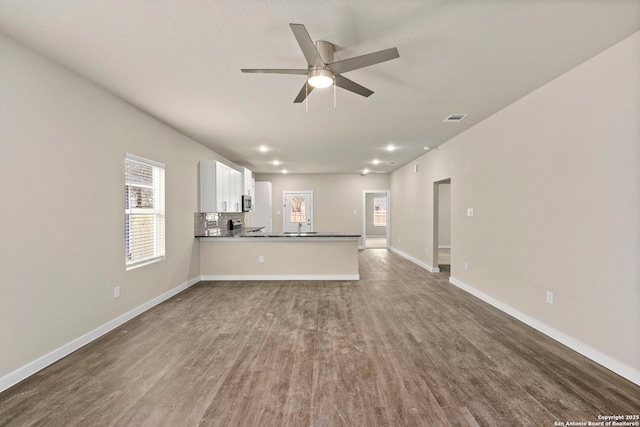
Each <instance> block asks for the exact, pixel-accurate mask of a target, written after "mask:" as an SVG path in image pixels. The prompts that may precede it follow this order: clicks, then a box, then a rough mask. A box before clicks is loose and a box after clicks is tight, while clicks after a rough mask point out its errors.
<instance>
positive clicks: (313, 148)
mask: <svg viewBox="0 0 640 427" xmlns="http://www.w3.org/2000/svg"><path fill="white" fill-rule="evenodd" d="M289 23H300V24H304V25H305V26H306V28H307V31H308V32H309V34H310V35H311V37H312V38H313V39H314V40H326V41H330V42H332V43H333V44H335V45H336V46H337V51H336V54H335V59H336V60H340V59H345V58H350V57H353V56H358V55H362V54H366V53H370V52H374V51H378V50H382V49H387V48H390V47H397V48H398V51H399V52H400V58H399V59H396V60H393V61H389V62H385V63H381V64H377V65H374V66H371V67H367V68H364V69H360V70H355V71H352V72H349V73H346V74H345V76H346V77H348V78H350V79H352V80H354V81H356V82H358V83H359V84H361V85H363V86H365V87H367V88H369V89H371V90H373V91H374V92H375V93H374V94H373V95H372V96H371V97H369V98H364V97H361V96H358V95H355V94H353V93H351V92H346V91H344V90H342V89H340V88H338V90H337V110H335V111H334V110H333V90H332V89H325V90H323V91H321V90H315V91H314V92H313V93H312V94H311V95H310V96H309V104H308V112H305V104H304V103H303V104H293V99H294V98H295V96H296V95H297V93H298V91H299V90H300V88H301V87H302V86H303V84H304V76H299V75H276V74H243V73H241V72H240V68H305V67H306V61H305V59H304V56H303V55H302V52H301V51H300V48H299V47H298V45H297V43H296V40H295V38H294V36H293V33H292V32H291V29H290V28H289ZM639 30H640V0H555V1H551V0H547V1H542V0H519V1H518V0H468V1H465V0H459V1H452V0H399V1H395V2H390V1H388V0H384V1H382V0H337V1H318V0H315V1H309V0H296V1H294V0H291V1H284V0H280V1H276V0H263V1H258V0H255V1H248V0H247V1H231V0H228V1H222V0H219V1H214V0H188V1H173V2H172V1H158V0H138V1H125V0H119V1H117V0H57V1H52V0H3V1H0V32H2V33H4V34H5V35H7V36H9V37H11V38H13V39H15V40H17V41H19V42H21V43H23V44H25V45H26V46H28V47H30V48H32V49H34V50H36V51H38V52H40V53H42V54H43V55H45V56H46V57H48V58H50V59H52V60H54V61H56V62H58V63H60V64H62V65H64V66H65V67H67V68H68V69H70V70H72V71H74V72H76V73H77V74H79V75H82V76H84V77H86V78H87V79H89V80H91V81H93V82H95V83H96V84H98V85H100V86H101V87H103V88H105V89H106V90H108V91H110V92H112V93H114V94H115V95H117V96H119V97H121V98H123V99H124V100H126V101H127V102H129V103H131V104H133V105H135V106H137V107H138V108H140V109H141V110H144V111H146V112H147V113H149V114H151V115H152V116H154V117H156V118H157V119H159V120H161V121H162V122H164V123H166V124H168V125H170V126H172V127H173V128H175V129H178V130H179V131H181V132H182V133H184V134H186V135H188V136H190V137H192V138H193V139H195V140H197V141H199V142H200V143H202V144H204V145H207V146H209V147H211V148H212V149H214V150H215V151H216V152H218V153H220V154H222V155H224V156H225V157H227V158H229V159H230V160H232V161H234V162H236V163H238V164H241V165H243V166H247V167H249V168H250V169H252V170H253V171H254V172H258V173H271V172H277V171H279V170H281V169H282V168H286V169H288V170H289V171H290V172H291V173H359V172H360V171H361V170H363V169H365V168H368V169H371V170H374V171H385V172H390V171H392V170H394V169H396V168H397V167H399V166H401V165H403V164H405V163H407V162H409V161H411V160H412V159H415V158H416V157H418V156H420V155H422V154H423V153H424V150H423V147H424V146H430V147H436V146H438V145H440V144H442V143H444V142H446V141H447V140H449V139H450V138H451V137H453V136H455V135H456V134H458V133H460V132H462V131H464V130H465V129H467V128H469V127H470V126H473V125H474V124H476V123H478V122H479V121H481V120H483V119H485V118H487V117H488V116H490V115H492V114H494V113H496V112H497V111H499V110H501V109H502V108H504V107H506V106H507V105H509V104H511V103H512V102H514V101H516V100H518V99H519V98H521V97H522V96H524V95H526V94H528V93H530V92H531V91H533V90H535V89H536V88H538V87H540V86H541V85H543V84H545V83H546V82H548V81H550V80H552V79H554V78H556V77H558V76H559V75H561V74H563V73H565V72H566V71H568V70H570V69H571V68H573V67H575V66H577V65H578V64H580V63H582V62H584V61H585V60H587V59H589V58H590V57H592V56H594V55H596V54H597V53H599V52H601V51H603V50H605V49H606V48H608V47H610V46H612V45H613V44H615V43H617V42H618V41H620V40H622V39H624V38H625V37H627V36H629V35H631V34H633V33H635V32H637V31H639ZM454 113H467V114H469V116H468V117H467V118H466V119H465V120H464V121H462V122H460V123H443V119H444V118H445V117H446V116H448V115H449V114H454ZM388 143H393V144H395V145H397V146H398V150H397V151H395V152H394V153H387V152H385V151H384V150H383V147H384V146H385V145H387V144H388ZM478 143H482V142H481V141H479V142H478ZM261 144H265V145H267V146H269V147H270V148H271V151H270V152H268V153H266V154H263V153H260V152H259V151H258V149H257V148H258V146H259V145H261ZM376 158H377V159H380V160H381V161H383V164H382V165H380V166H374V165H373V164H372V163H371V162H372V161H373V160H374V159H376ZM273 159H278V160H280V161H281V162H282V165H281V166H278V167H276V166H273V165H271V164H270V163H269V162H270V161H271V160H273ZM388 161H397V162H398V165H396V166H388V165H386V162H388Z"/></svg>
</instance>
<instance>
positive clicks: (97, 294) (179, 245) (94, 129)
mask: <svg viewBox="0 0 640 427" xmlns="http://www.w3.org/2000/svg"><path fill="white" fill-rule="evenodd" d="M0 57H2V66H1V67H0V112H1V113H0V194H2V211H1V213H0V215H1V221H0V236H2V238H1V239H0V260H1V261H0V280H1V281H0V289H1V297H0V314H1V318H2V322H0V343H2V349H3V350H2V351H1V353H2V356H1V357H0V378H3V377H4V376H6V375H8V374H9V373H11V372H13V371H14V370H17V369H18V368H21V367H23V366H25V365H27V364H29V363H30V362H32V361H34V360H35V359H37V358H40V357H41V356H43V355H45V354H47V353H49V352H51V351H52V350H55V349H58V348H59V347H61V346H63V345H65V344H67V343H69V342H71V341H73V340H75V339H76V338H78V337H80V336H82V335H83V334H86V333H88V332H89V331H92V330H94V329H95V328H97V327H99V326H101V325H104V324H105V323H106V322H108V321H111V320H112V319H114V318H117V317H118V316H120V315H123V314H124V313H127V312H128V311H129V310H132V309H133V308H135V307H138V306H140V305H141V304H143V303H146V302H148V301H150V300H152V299H153V298H155V297H157V296H159V295H161V294H163V293H165V292H167V291H169V290H171V289H174V288H176V287H178V286H179V285H182V284H184V283H186V282H187V281H189V280H190V279H194V278H197V277H198V276H199V269H200V266H199V242H198V241H197V240H196V239H194V238H193V213H194V212H195V211H196V210H197V206H198V204H197V198H198V189H197V180H198V172H197V166H198V161H199V160H200V159H201V158H215V157H216V155H215V153H213V152H211V151H210V150H208V149H205V148H204V147H203V146H201V145H199V144H197V143H195V142H193V141H192V140H190V139H188V138H186V137H185V136H184V135H182V134H180V133H178V132H176V131H174V130H172V129H170V128H168V127H167V126H165V125H163V124H161V123H159V122H158V121H156V120H154V119H152V118H150V117H149V116H147V115H145V114H143V113H141V112H140V111H139V110H137V109H135V108H133V107H131V106H130V105H128V104H127V103H125V102H123V101H121V100H119V99H117V98H115V97H113V96H111V95H108V94H107V93H106V92H104V91H103V90H101V89H99V88H97V87H96V86H94V85H92V84H90V83H87V82H86V81H85V80H83V79H81V78H79V77H78V76H76V75H74V74H71V73H69V72H67V71H65V70H64V69H62V68H60V67H58V66H55V65H53V64H52V63H51V62H49V61H47V60H45V59H43V58H42V57H40V56H38V55H35V54H33V53H32V52H31V51H29V50H26V49H24V48H22V47H21V46H19V45H17V44H15V43H14V42H12V41H10V40H9V39H7V38H4V37H2V36H0ZM127 152H129V153H132V154H136V155H139V156H143V157H147V158H149V159H152V160H156V161H158V162H162V163H165V164H166V260H165V261H163V262H159V263H156V264H153V265H149V266H146V267H142V268H138V269H135V270H132V271H128V272H127V271H125V265H124V212H123V209H124V200H123V198H124V193H123V188H124V173H123V171H124V157H125V153H127ZM115 286H120V288H121V296H120V298H118V299H114V297H113V289H114V287H115Z"/></svg>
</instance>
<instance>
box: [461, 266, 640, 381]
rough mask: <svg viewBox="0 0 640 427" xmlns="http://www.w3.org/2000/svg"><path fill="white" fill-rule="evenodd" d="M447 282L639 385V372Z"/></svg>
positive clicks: (469, 288) (463, 285) (465, 287)
mask: <svg viewBox="0 0 640 427" xmlns="http://www.w3.org/2000/svg"><path fill="white" fill-rule="evenodd" d="M449 282H451V283H452V284H453V285H455V286H457V287H458V288H460V289H462V290H464V291H466V292H468V293H470V294H471V295H473V296H475V297H477V298H480V299H481V300H482V301H484V302H486V303H487V304H490V305H492V306H494V307H495V308H497V309H498V310H500V311H503V312H505V313H507V314H508V315H510V316H512V317H515V318H516V319H518V320H520V321H521V322H523V323H526V324H527V325H529V326H531V327H532V328H534V329H537V330H538V331H540V332H542V333H543V334H545V335H547V336H548V337H550V338H552V339H554V340H556V341H558V342H559V343H561V344H564V345H566V346H567V347H569V348H570V349H572V350H575V351H577V352H578V353H580V354H581V355H583V356H585V357H587V358H589V359H591V360H593V361H594V362H596V363H598V364H600V365H602V366H604V367H605V368H607V369H609V370H611V371H613V372H615V373H616V374H618V375H620V376H621V377H624V378H626V379H628V380H629V381H631V382H633V383H635V384H637V385H640V371H639V370H637V369H634V368H632V367H631V366H628V365H626V364H624V363H621V362H619V361H618V360H616V359H614V358H612V357H611V356H608V355H606V354H604V353H602V352H600V351H598V350H596V349H594V348H593V347H590V346H589V345H587V344H585V343H583V342H582V341H579V340H577V339H575V338H573V337H570V336H569V335H567V334H565V333H563V332H560V331H558V330H557V329H555V328H552V327H551V326H549V325H546V324H545V323H543V322H541V321H539V320H538V319H535V318H533V317H531V316H529V315H527V314H524V313H522V312H521V311H519V310H516V309H515V308H513V307H511V306H509V305H507V304H505V303H503V302H501V301H499V300H497V299H495V298H493V297H491V296H489V295H487V294H485V293H484V292H481V291H479V290H477V289H475V288H474V287H472V286H469V285H467V284H466V283H464V282H462V281H460V280H458V279H456V278H454V277H449Z"/></svg>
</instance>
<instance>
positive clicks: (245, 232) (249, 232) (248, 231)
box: [195, 227, 360, 238]
mask: <svg viewBox="0 0 640 427" xmlns="http://www.w3.org/2000/svg"><path fill="white" fill-rule="evenodd" d="M263 228H264V227H243V228H240V229H238V230H227V231H222V232H219V231H216V232H215V233H212V234H206V235H202V236H195V237H220V238H243V237H257V238H283V237H306V238H309V237H360V234H352V233H331V232H315V231H314V232H308V233H304V232H302V233H298V232H293V233H280V234H271V233H263V232H261V231H260V230H262V229H263Z"/></svg>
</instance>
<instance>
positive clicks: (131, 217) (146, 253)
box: [124, 154, 165, 270]
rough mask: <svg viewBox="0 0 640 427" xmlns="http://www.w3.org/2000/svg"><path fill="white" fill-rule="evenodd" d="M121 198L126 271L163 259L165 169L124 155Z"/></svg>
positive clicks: (132, 156) (153, 163)
mask: <svg viewBox="0 0 640 427" xmlns="http://www.w3.org/2000/svg"><path fill="white" fill-rule="evenodd" d="M124 194H125V197H124V200H125V201H124V203H125V206H124V217H125V226H124V235H125V265H126V268H127V270H128V269H131V268H135V267H138V266H141V265H144V264H148V263H150V262H154V261H159V260H162V259H164V255H165V248H164V165H163V164H161V163H157V162H154V161H152V160H148V159H144V158H142V157H138V156H134V155H132V154H127V155H126V157H125V161H124Z"/></svg>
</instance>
